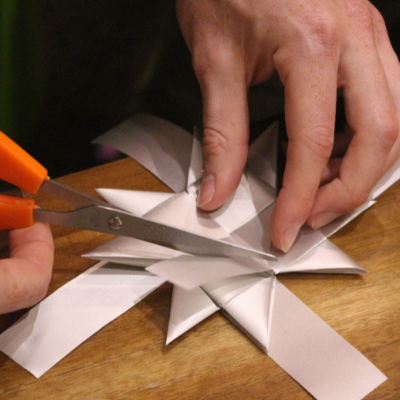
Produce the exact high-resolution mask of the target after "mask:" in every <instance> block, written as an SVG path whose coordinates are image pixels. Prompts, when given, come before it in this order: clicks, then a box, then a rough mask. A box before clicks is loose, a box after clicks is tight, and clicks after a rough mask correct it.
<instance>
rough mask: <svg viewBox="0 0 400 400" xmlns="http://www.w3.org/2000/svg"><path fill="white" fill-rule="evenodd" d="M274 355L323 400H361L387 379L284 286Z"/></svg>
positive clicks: (278, 297) (274, 326)
mask: <svg viewBox="0 0 400 400" xmlns="http://www.w3.org/2000/svg"><path fill="white" fill-rule="evenodd" d="M268 355H269V356H270V357H271V358H272V359H273V360H274V361H275V362H276V363H277V364H278V365H280V366H281V367H282V368H283V369H284V370H285V371H286V372H287V373H288V374H289V375H291V376H292V377H293V378H294V379H295V380H296V381H297V382H299V383H300V385H302V386H303V387H304V388H305V389H306V390H307V391H308V392H310V393H311V394H312V395H313V396H314V397H315V398H316V399H318V400H360V399H362V398H363V397H365V396H366V395H367V394H368V393H370V392H371V391H372V390H374V389H375V388H376V387H378V386H379V385H380V384H381V383H383V382H384V381H385V380H386V377H385V375H384V374H383V373H382V372H381V371H379V370H378V368H376V367H375V366H374V365H373V364H372V363H371V362H370V361H369V360H367V358H365V357H364V356H363V355H362V354H361V353H360V352H359V351H358V350H356V349H355V348H354V347H353V346H351V345H350V344H349V343H348V342H347V341H346V340H345V339H343V338H342V337H341V336H340V335H339V334H338V333H336V332H335V331H334V330H333V329H332V328H331V327H330V326H329V325H327V324H326V323H325V322H324V321H322V319H321V318H319V317H318V316H317V315H316V314H314V313H313V312H312V311H311V310H310V309H309V308H308V307H307V306H306V305H305V304H304V303H302V302H301V301H300V300H299V299H298V298H297V297H296V296H295V295H294V294H293V293H291V292H290V291H289V290H288V289H287V288H286V287H285V286H283V285H282V284H281V283H279V282H277V284H276V287H275V303H274V310H273V315H272V323H271V337H270V343H269V348H268Z"/></svg>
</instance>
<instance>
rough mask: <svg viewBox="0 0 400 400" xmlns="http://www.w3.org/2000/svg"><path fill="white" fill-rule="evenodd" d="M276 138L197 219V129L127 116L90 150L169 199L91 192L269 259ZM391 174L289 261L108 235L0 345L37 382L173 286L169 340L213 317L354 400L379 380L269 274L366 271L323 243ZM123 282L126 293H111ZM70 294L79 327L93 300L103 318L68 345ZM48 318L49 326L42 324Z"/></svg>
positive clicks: (266, 136) (303, 241)
mask: <svg viewBox="0 0 400 400" xmlns="http://www.w3.org/2000/svg"><path fill="white" fill-rule="evenodd" d="M277 132H278V126H277V123H275V124H273V125H271V126H270V127H269V128H268V129H267V130H266V131H265V132H264V133H263V134H262V135H261V136H260V137H259V138H258V139H257V140H256V141H255V142H254V143H252V145H251V146H250V148H249V159H248V163H247V168H246V171H245V173H244V174H243V177H242V180H241V182H240V186H239V188H238V190H237V191H236V194H235V195H234V196H233V198H232V199H231V200H230V201H229V202H228V203H227V204H226V205H225V206H223V207H222V208H221V209H219V210H218V211H216V212H213V213H203V212H201V211H199V210H198V209H197V208H196V193H197V189H198V185H199V180H200V179H201V168H202V161H201V160H202V156H201V131H200V130H199V129H195V135H194V137H193V136H191V135H190V134H189V133H187V132H186V131H184V130H182V129H180V128H178V127H175V126H174V125H172V124H171V123H169V122H166V121H164V120H161V119H159V118H156V117H151V116H147V115H136V116H134V117H132V118H131V119H130V120H128V121H126V122H124V123H123V124H121V125H120V126H118V127H116V128H114V129H113V130H111V131H110V132H108V133H106V134H105V135H103V136H101V137H100V138H98V139H97V140H96V142H97V143H102V144H105V145H109V146H112V147H114V148H117V149H119V150H121V151H123V152H125V153H126V154H128V155H130V156H131V157H132V158H134V159H136V160H137V161H139V162H140V163H142V164H143V165H144V166H145V167H146V168H148V169H149V170H150V171H151V172H153V173H154V174H155V175H156V176H157V177H158V178H159V179H161V180H162V181H163V182H165V183H166V184H167V185H168V186H169V187H170V188H171V189H172V190H173V191H174V192H175V193H169V194H165V193H152V192H137V191H122V190H112V189H99V190H98V191H99V193H100V194H101V195H102V196H103V197H104V198H105V199H106V200H107V201H108V202H109V203H111V204H113V205H115V206H118V207H120V208H123V209H125V210H127V211H129V212H132V213H134V214H137V215H145V216H146V217H147V218H150V219H153V220H156V221H161V222H165V223H168V224H171V225H174V226H177V227H181V228H185V229H187V230H191V231H194V232H198V233H201V234H203V235H207V236H210V237H215V238H219V239H224V240H227V241H232V242H235V243H240V244H246V245H248V246H249V247H253V248H256V249H259V250H264V251H268V252H270V251H271V242H270V238H269V223H270V216H271V212H272V210H273V207H274V201H275V199H276V187H277V183H276V182H277V173H276V154H277V151H276V149H277V143H278V135H277ZM177 144H179V146H177ZM399 171H400V162H397V164H396V165H395V166H394V167H393V168H392V169H391V170H390V171H389V172H388V173H387V174H386V175H385V176H384V178H382V180H381V182H380V183H378V185H377V186H376V187H375V188H374V190H373V192H372V195H371V199H370V201H368V202H367V203H366V204H364V205H363V206H361V207H359V209H357V210H355V211H354V212H353V213H351V214H350V215H346V216H343V217H341V218H339V219H338V220H336V221H334V222H332V223H331V224H329V225H328V226H327V227H325V228H323V229H321V230H315V231H314V230H311V229H309V228H306V227H303V228H302V229H301V232H300V234H299V237H298V238H297V240H296V242H295V244H294V246H293V248H292V249H291V250H290V251H289V253H288V254H285V255H283V254H281V253H279V252H277V251H276V255H277V258H278V260H277V262H270V263H268V262H266V261H262V260H249V259H240V258H235V259H228V258H211V257H194V256H189V255H186V254H183V253H180V252H178V251H175V250H171V249H166V248H161V247H160V246H157V245H153V244H149V243H144V242H142V241H139V240H135V239H130V238H122V237H120V238H117V239H114V240H112V241H110V242H109V243H106V244H105V245H103V246H101V247H99V248H97V249H94V250H93V251H91V252H89V253H88V254H86V256H87V257H91V258H94V259H97V260H101V263H100V264H98V265H97V266H95V267H93V268H92V269H91V270H89V271H87V272H86V273H85V274H83V275H82V276H81V277H78V278H77V279H75V280H73V281H71V282H70V283H68V284H67V285H65V286H64V287H62V288H61V289H59V290H58V291H57V292H55V293H54V294H53V295H51V296H49V297H48V298H47V299H45V300H44V301H43V302H42V303H41V304H39V305H38V306H37V307H35V308H34V309H32V310H31V311H30V312H29V314H28V316H27V317H26V318H24V319H22V320H20V321H19V322H17V323H16V324H15V325H13V326H12V327H11V328H9V329H8V330H7V331H6V332H4V333H3V334H2V335H0V349H1V350H2V351H3V352H5V353H6V354H8V355H9V356H10V357H12V358H13V359H14V360H15V361H17V362H18V363H20V364H21V365H22V366H23V367H24V368H26V369H27V370H29V371H30V372H32V373H33V374H34V375H35V376H37V377H39V376H40V375H42V374H43V373H45V372H46V371H47V370H48V369H49V368H51V367H52V366H53V365H54V364H55V363H56V362H58V361H59V360H60V359H62V358H63V357H64V356H65V355H67V354H68V353H69V352H70V351H71V350H73V348H75V347H76V346H78V345H79V344H80V343H82V342H83V341H84V340H85V339H86V338H88V337H89V336H91V335H92V334H93V333H95V332H96V331H97V330H98V329H100V328H101V327H102V326H104V325H105V324H106V323H108V322H110V321H111V320H113V319H114V318H116V317H117V316H118V315H120V314H121V313H122V312H124V311H126V310H127V309H128V308H130V307H131V306H133V305H134V304H136V303H137V302H138V301H140V300H141V299H142V298H143V297H144V296H146V295H147V294H149V293H150V292H151V291H153V290H155V289H156V288H157V287H159V286H160V285H161V284H162V283H163V282H164V281H166V280H168V281H170V282H172V283H173V284H174V290H173V295H172V303H171V313H170V320H169V327H168V333H167V344H168V343H170V342H172V341H173V340H175V339H176V338H177V337H179V336H180V335H182V334H183V333H185V332H187V331H188V330H189V329H190V328H192V327H193V326H195V325H196V324H198V323H199V322H201V321H202V320H204V319H205V318H207V317H208V316H210V315H211V314H213V313H214V312H216V311H218V310H221V312H223V313H224V314H225V315H226V316H227V317H228V318H229V319H230V320H232V321H233V323H234V324H236V325H237V326H238V327H239V328H240V329H241V330H242V331H243V332H245V333H246V334H247V335H248V336H249V337H250V338H251V339H252V340H253V341H254V342H255V343H256V344H257V345H258V346H259V347H260V348H261V349H263V350H264V351H265V352H266V353H267V354H268V355H269V356H270V357H271V358H272V359H273V360H274V361H275V362H276V363H277V364H279V365H280V366H281V367H282V368H283V369H284V370H285V371H286V372H287V373H289V374H290V375H291V376H292V377H293V378H294V379H296V380H297V381H298V382H299V383H300V384H301V385H302V386H303V387H304V388H305V389H306V390H308V392H309V393H311V394H312V395H313V396H314V397H315V398H317V399H330V400H331V399H341V400H343V399H345V400H346V399H349V400H350V399H351V400H353V399H354V400H355V399H361V398H363V397H364V396H366V395H367V394H368V393H369V392H370V391H372V390H373V389H374V388H376V387H377V386H378V385H380V384H381V383H382V382H383V381H384V380H385V379H386V377H385V376H384V375H383V374H382V373H381V372H380V371H379V370H378V369H377V368H376V367H375V366H373V365H372V364H371V363H370V362H369V361H368V360H367V359H366V358H365V357H364V356H363V355H362V354H361V353H359V352H358V351H357V350H356V349H355V348H354V347H352V346H351V345H350V344H349V343H347V342H346V341H345V340H344V339H343V338H342V337H340V336H339V335H338V334H337V333H336V332H335V331H333V329H332V328H330V327H329V326H328V325H327V324H326V323H324V322H323V321H322V320H321V319H320V318H319V317H318V316H316V315H315V314H314V313H313V312H312V311H311V310H310V309H309V308H308V307H307V306H305V305H304V304H303V303H302V302H301V301H300V300H299V299H298V298H297V297H296V296H294V295H293V294H292V293H291V292H290V291H289V290H288V289H286V288H285V287H284V286H283V285H282V284H281V283H280V282H279V281H278V280H277V275H279V274H282V273H290V272H305V273H364V272H366V271H365V270H363V269H362V268H360V267H359V266H358V265H357V264H356V263H355V262H354V261H353V260H351V259H350V258H349V257H348V256H347V255H346V254H344V253H343V252H342V251H341V250H340V249H339V248H337V247H336V246H335V245H334V244H333V243H332V242H330V241H329V239H328V237H329V236H330V235H332V234H333V233H334V232H336V231H337V230H339V229H340V228H341V227H343V226H344V225H346V224H347V223H348V222H350V221H351V220H352V219H353V218H355V217H356V216H357V215H359V214H360V213H361V212H363V211H364V210H366V209H367V208H368V207H370V206H371V205H373V204H374V201H375V198H376V197H377V196H378V195H379V194H380V193H382V191H384V190H386V189H387V188H388V187H389V186H390V185H391V184H393V183H394V182H395V181H396V180H397V179H399V178H400V172H399ZM105 262H108V263H105ZM127 265H130V266H136V267H145V268H146V269H143V268H142V269H137V268H132V267H127ZM103 275H112V276H114V278H115V282H114V284H113V285H110V284H109V282H108V281H104V280H101V279H100V280H99V276H103ZM126 276H128V277H129V279H125V277H126ZM118 278H120V279H118ZM84 282H87V285H86V286H85V285H83V283H84ZM121 285H122V287H124V288H126V292H122V293H119V292H120V286H121ZM71 290H72V292H70V291H71ZM95 292H96V293H97V296H96V295H94V293H95ZM89 293H90V294H89ZM128 293H129V294H128ZM125 296H126V297H125ZM71 297H73V298H75V299H76V302H78V303H79V304H80V305H79V307H78V309H79V313H78V314H79V315H80V317H81V318H82V319H87V320H88V321H90V320H91V318H89V315H90V314H91V313H90V311H91V308H92V307H95V306H96V307H98V306H100V305H99V304H97V303H96V298H97V299H98V300H99V301H100V298H101V299H102V301H103V303H105V304H107V305H108V306H109V307H108V308H109V309H110V310H109V314H108V315H107V316H106V317H104V320H102V321H95V322H93V323H90V322H82V323H80V324H78V325H76V324H71V325H70V326H72V327H73V333H74V334H73V336H74V338H75V340H74V341H70V342H67V343H65V342H64V338H65V333H64V332H63V331H62V329H61V328H60V326H59V321H61V319H60V317H57V315H59V312H60V311H61V310H63V311H65V310H64V308H65V309H67V311H66V312H65V313H63V318H64V316H65V314H67V315H68V316H69V317H68V318H70V319H71V320H72V319H74V318H75V312H76V311H75V310H76V309H75V308H74V309H72V308H71V309H68V307H69V302H71V300H68V301H67V300H66V298H68V299H70V298H71ZM82 297H85V299H86V300H85V301H82V299H81V298H82ZM82 303H83V305H82ZM110 305H114V306H115V307H111V306H110ZM68 310H69V311H68ZM71 310H74V312H72V311H71ZM249 310H251V312H249ZM79 315H78V316H77V317H76V318H80V317H79ZM51 318H52V319H53V321H54V322H52V323H51V324H49V321H50V319H51ZM16 332H19V334H16ZM21 332H22V333H21ZM69 334H71V329H70V331H69ZM38 343H39V344H40V346H38ZM59 343H63V346H60V345H59ZM55 349H57V350H55ZM49 354H51V356H50V357H49ZM43 360H47V361H46V362H44V361H43Z"/></svg>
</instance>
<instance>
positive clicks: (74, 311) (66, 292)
mask: <svg viewBox="0 0 400 400" xmlns="http://www.w3.org/2000/svg"><path fill="white" fill-rule="evenodd" d="M164 282H165V281H164V280H163V279H162V278H159V277H156V276H152V275H151V274H149V273H148V272H146V271H143V270H135V269H132V268H126V267H125V268H124V267H121V266H117V265H115V264H105V263H100V264H97V265H96V266H94V267H92V268H90V269H89V270H88V271H87V272H85V273H83V274H82V275H80V276H79V277H77V278H75V279H74V280H72V281H71V282H68V283H67V284H66V285H64V286H63V287H61V288H60V289H58V290H57V291H56V292H55V293H53V294H52V295H50V296H49V297H48V298H46V299H45V300H43V301H42V302H41V303H40V304H39V305H37V306H36V307H34V308H32V309H31V310H30V311H29V312H28V313H27V314H26V315H25V316H23V317H22V318H21V319H20V320H19V321H17V322H16V323H15V324H14V325H13V326H11V327H10V328H9V329H7V330H6V331H5V332H3V333H2V334H1V335H0V350H1V351H2V352H3V353H5V354H7V355H8V356H9V357H11V358H12V359H13V360H14V361H16V362H17V363H18V364H20V365H21V366H22V367H24V368H25V369H26V370H28V371H29V372H30V373H32V374H33V375H34V376H36V377H37V378H39V377H40V376H41V375H43V374H44V373H45V372H46V371H48V370H49V369H50V368H51V367H52V366H53V365H55V364H56V363H57V362H59V361H60V360H61V359H63V358H64V357H65V356H66V355H67V354H69V353H70V352H71V351H72V350H73V349H75V348H76V347H77V346H79V345H80V344H81V343H82V342H84V341H85V340H86V339H87V338H89V337H90V336H92V335H93V334H94V333H96V332H97V331H98V330H99V329H101V328H102V327H103V326H105V325H107V324H108V323H110V322H111V321H112V320H114V319H115V318H117V317H118V316H120V315H121V314H123V313H124V312H125V311H127V310H129V309H130V308H131V307H133V306H134V305H135V304H137V303H138V302H139V301H140V300H142V299H143V298H144V297H146V296H147V295H148V294H150V293H151V292H152V291H153V290H155V289H157V288H158V287H159V286H160V285H162V284H163V283H164Z"/></svg>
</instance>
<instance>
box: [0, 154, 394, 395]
mask: <svg viewBox="0 0 400 400" xmlns="http://www.w3.org/2000/svg"><path fill="white" fill-rule="evenodd" d="M59 180H60V181H61V182H63V183H66V184H68V185H70V186H72V187H74V188H76V189H79V190H82V191H84V192H86V193H88V194H91V195H96V194H95V191H94V189H95V188H97V187H109V188H121V189H140V190H155V191H166V190H167V188H166V187H165V186H164V185H163V184H162V183H160V182H159V181H158V180H157V179H156V178H154V177H153V176H152V175H151V174H150V173H149V172H147V171H146V170H144V169H143V168H142V167H141V166H139V165H138V164H137V163H135V162H134V161H132V160H130V159H125V160H121V161H118V162H115V163H111V164H108V165H104V166H101V167H97V168H94V169H90V170H87V171H82V172H79V173H77V174H73V175H69V176H66V177H63V178H60V179H59ZM37 202H38V204H40V205H41V206H42V207H43V208H46V207H51V208H58V209H64V208H65V205H63V204H61V203H60V202H59V201H58V200H57V199H54V198H50V196H48V195H40V196H39V198H38V201H37ZM53 234H54V239H55V246H56V253H55V263H54V273H53V277H52V281H51V284H50V288H49V294H50V293H52V292H54V291H55V290H57V289H58V288H59V287H61V286H62V285H64V284H65V283H67V282H68V281H70V280H71V279H73V278H75V277H76V276H78V275H79V274H81V273H82V272H83V271H85V270H87V269H88V268H89V267H90V266H91V265H93V264H95V262H94V261H91V260H88V259H86V258H82V257H81V254H82V253H84V252H86V251H89V250H91V249H93V248H94V247H96V246H98V245H100V244H102V243H104V242H106V241H107V240H109V239H110V236H108V235H105V234H99V233H93V232H87V231H78V230H73V229H69V228H60V227H54V229H53ZM332 241H333V242H334V243H335V244H336V245H338V246H339V247H340V248H341V249H342V250H343V251H344V252H346V253H347V254H348V255H349V256H351V257H352V258H353V259H354V260H355V261H357V262H358V263H359V265H360V266H361V267H363V268H365V269H367V270H368V271H369V274H367V275H365V276H341V275H311V274H292V275H289V276H284V277H280V278H279V280H280V281H281V282H282V283H284V284H285V285H286V286H287V287H288V288H289V289H290V290H291V291H292V292H293V293H294V294H295V295H296V296H298V297H299V298H300V299H301V300H302V301H303V302H304V303H305V304H307V305H308V306H309V307H310V308H311V309H312V310H313V311H314V312H315V313H316V314H318V315H319V316H320V317H321V318H322V319H323V320H324V321H326V322H327V323H328V324H329V325H330V326H331V327H332V328H333V329H335V330H336V331H337V332H338V333H339V334H340V335H342V336H343V337H344V338H345V339H346V340H347V341H349V342H350V343H351V344H352V345H353V346H355V347H356V348H357V349H358V350H359V351H361V352H362V353H363V354H364V355H365V356H366V357H367V358H368V359H369V360H371V361H372V362H373V363H374V364H375V365H376V366H377V367H378V368H379V369H380V370H381V371H382V372H383V373H384V374H386V376H387V377H388V380H387V381H386V382H385V383H383V384H382V385H381V386H380V387H378V388H377V389H376V390H375V391H373V392H372V393H371V394H370V395H368V396H367V397H366V399H367V400H378V399H379V400H385V399H386V400H389V399H390V400H394V399H399V398H400V184H396V185H394V186H393V187H392V188H391V189H389V190H388V191H386V192H385V193H384V194H383V195H381V196H380V197H379V198H378V202H377V204H376V205H375V206H374V207H372V209H370V210H368V211H367V212H365V213H364V214H362V215H361V216H359V217H358V218H357V219H356V220H354V221H353V222H352V223H350V224H349V225H347V226H346V227H345V228H343V229H342V230H341V231H340V232H339V233H338V234H336V235H335V236H334V237H333V238H332ZM171 291H172V286H171V285H170V284H164V285H163V286H162V287H161V288H159V289H157V290H156V291H155V292H153V293H152V294H151V295H149V296H148V297H146V298H145V299H144V300H143V301H141V302H140V303H139V304H138V305H137V306H135V307H133V308H132V309H130V310H129V311H128V312H126V313H125V314H123V315H122V316H121V317H119V318H117V319H116V320H115V321H113V322H112V323H110V324H109V325H107V326H106V327H104V328H103V329H101V330H100V331H99V332H97V333H96V334H95V335H93V336H92V337H91V338H89V339H88V340H87V341H86V342H85V343H83V344H82V345H81V346H79V347H78V348H77V349H75V350H74V351H73V352H72V353H71V354H69V355H68V356H67V357H66V358H64V359H63V360H62V361H60V362H59V363H58V364H57V365H56V366H55V367H53V368H52V369H51V370H50V371H49V372H47V373H46V374H44V375H43V376H42V377H41V378H40V379H36V378H34V377H33V376H32V375H31V374H30V373H29V372H27V371H25V370H24V369H23V368H22V367H20V366H19V365H17V364H16V363H15V362H14V361H12V360H11V359H9V358H8V357H7V356H5V355H4V354H3V353H0V399H1V400H32V399H35V400H41V399H46V400H49V399H57V400H70V399H73V400H78V399H108V400H125V399H224V400H226V399H268V400H274V399H284V400H286V399H290V400H305V399H311V398H312V397H311V396H310V395H309V394H308V393H307V392H306V391H305V390H304V389H303V388H302V387H301V386H299V385H298V384H297V383H296V382H295V381H294V380H293V379H292V378H291V377H290V376H289V375H287V374H286V373H285V372H284V371H283V370H282V369H281V368H280V367H278V366H277V365H276V364H275V363H274V361H272V360H271V359H270V358H269V357H268V356H267V355H266V354H265V353H263V352H262V351H261V350H260V349H259V348H258V347H257V346H256V345H255V344H254V343H253V342H252V341H251V340H250V339H249V338H248V337H247V336H246V335H244V334H243V333H242V332H241V331H239V330H238V329H237V328H236V327H235V325H233V324H232V323H231V322H230V321H228V320H227V319H226V318H225V317H224V316H222V315H221V314H220V313H216V314H214V315H213V316H211V317H210V318H208V319H206V320H205V321H203V322H202V323H200V324H199V325H197V326H196V327H195V328H193V329H191V330H190V331H189V332H187V333H186V334H184V335H183V336H181V337H180V338H178V339H177V340H175V341H174V342H173V343H172V344H171V345H169V346H165V338H166V332H167V326H168V318H169V310H170V297H171ZM22 314H23V312H17V313H13V314H9V315H3V316H0V331H3V330H4V329H5V328H6V327H7V326H9V325H10V324H11V323H12V322H13V321H14V320H16V319H17V318H18V317H19V316H20V315H22Z"/></svg>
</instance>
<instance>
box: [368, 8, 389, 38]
mask: <svg viewBox="0 0 400 400" xmlns="http://www.w3.org/2000/svg"><path fill="white" fill-rule="evenodd" d="M371 15H372V19H373V21H374V26H375V32H376V33H377V35H378V37H379V38H388V32H387V28H386V23H385V20H384V19H383V17H382V14H381V13H380V12H379V11H378V10H377V9H376V8H375V7H372V9H371Z"/></svg>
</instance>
